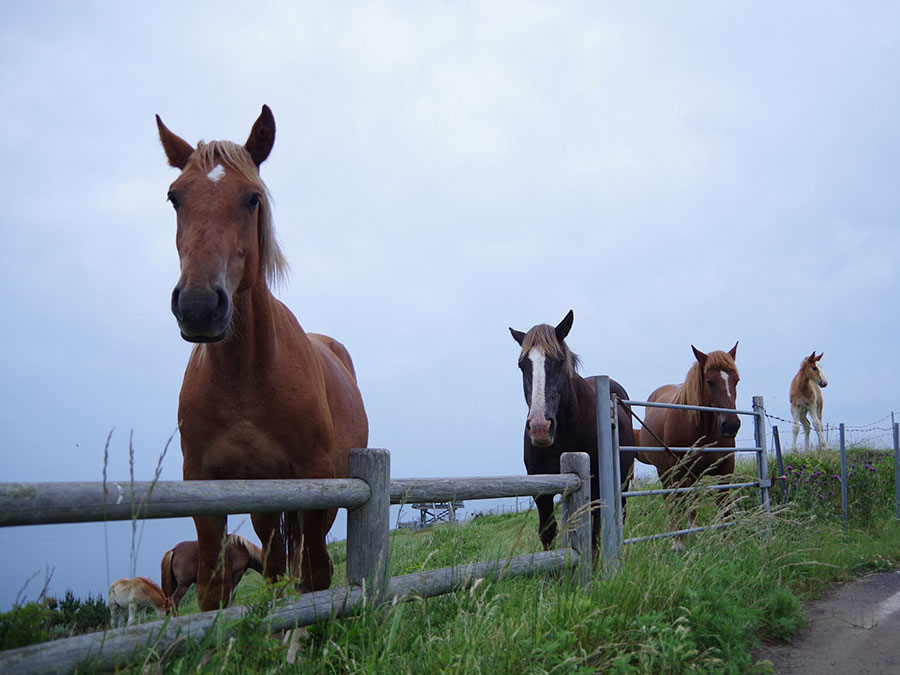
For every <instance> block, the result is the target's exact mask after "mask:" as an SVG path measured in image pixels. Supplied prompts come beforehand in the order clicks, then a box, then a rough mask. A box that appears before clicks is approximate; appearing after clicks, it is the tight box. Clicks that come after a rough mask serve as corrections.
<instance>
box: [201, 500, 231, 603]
mask: <svg viewBox="0 0 900 675" xmlns="http://www.w3.org/2000/svg"><path fill="white" fill-rule="evenodd" d="M227 524H228V519H227V517H226V516H194V525H195V526H196V528H197V549H198V551H197V604H198V605H199V606H200V609H201V610H202V611H204V612H208V611H210V610H215V609H219V607H222V606H224V605H227V604H228V600H229V598H230V597H231V591H232V588H231V575H230V574H228V573H227V570H228V569H229V567H230V565H229V564H228V560H227V559H226V557H227V555H228V553H227V550H226V549H225V528H226V526H227Z"/></svg>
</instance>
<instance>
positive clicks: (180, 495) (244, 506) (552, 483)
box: [0, 449, 606, 673]
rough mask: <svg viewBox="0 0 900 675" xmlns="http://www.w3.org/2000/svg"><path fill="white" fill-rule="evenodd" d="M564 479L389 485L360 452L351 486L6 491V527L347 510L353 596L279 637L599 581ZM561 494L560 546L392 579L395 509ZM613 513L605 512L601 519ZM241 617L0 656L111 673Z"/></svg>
mask: <svg viewBox="0 0 900 675" xmlns="http://www.w3.org/2000/svg"><path fill="white" fill-rule="evenodd" d="M561 467H562V468H561V471H562V473H560V474H547V475H535V476H502V477H474V478H455V479H454V478H422V479H399V480H396V479H395V480H391V479H390V454H389V453H388V452H387V450H380V449H358V450H353V451H352V452H351V455H350V471H349V475H350V477H349V478H341V479H328V480H326V479H318V480H317V479H309V480H246V481H235V480H222V481H184V482H182V481H173V482H158V483H150V482H135V483H131V482H119V483H117V482H106V483H100V482H95V483H0V526H14V525H37V524H50V523H75V522H95V521H106V520H132V519H143V518H174V517H184V516H193V515H225V514H234V513H264V512H280V511H294V510H303V509H326V508H347V509H348V516H347V584H348V585H347V586H346V587H343V588H335V589H329V590H326V591H317V592H315V593H307V594H304V595H300V596H297V597H295V598H293V599H291V600H288V601H285V602H284V603H280V604H279V605H278V606H277V607H276V608H275V609H274V610H273V611H272V612H271V613H270V614H269V615H268V617H267V619H266V624H267V626H268V628H269V629H270V630H272V631H278V630H286V629H290V628H294V627H295V626H305V625H310V624H313V623H316V622H318V621H323V620H327V619H329V618H334V617H340V616H345V615H348V614H352V613H354V612H357V611H359V609H360V608H361V607H363V606H364V605H365V604H366V603H378V602H381V601H384V600H389V599H394V598H403V597H404V596H408V595H411V594H414V595H417V596H420V597H431V596H434V595H440V594H442V593H448V592H451V591H453V590H454V589H457V588H459V587H460V586H461V585H464V584H466V583H468V582H469V581H471V580H473V579H477V578H494V579H499V578H508V577H515V576H525V575H533V574H538V573H541V572H544V571H550V570H564V569H571V570H573V572H574V575H575V578H576V579H577V580H578V581H579V583H587V582H588V581H589V580H590V577H591V523H590V521H591V519H590V515H589V512H590V461H589V459H588V456H587V455H586V454H584V453H565V454H563V456H562V463H561ZM558 493H562V495H563V500H562V519H563V528H562V532H563V535H562V537H563V538H562V547H561V548H560V549H558V550H554V551H545V552H541V553H534V554H529V555H523V556H516V557H513V558H506V559H500V560H493V561H486V562H480V563H473V564H468V565H460V566H457V567H448V568H444V569H440V570H432V571H427V572H419V573H416V574H408V575H405V576H400V577H394V578H390V577H389V575H388V558H389V528H390V505H391V504H409V503H413V502H451V501H461V500H463V499H494V498H499V497H522V496H531V497H534V496H537V495H542V494H558ZM604 510H606V509H604ZM246 611H247V609H246V608H245V607H230V608H227V609H223V610H221V611H218V612H202V613H200V614H194V615H191V616H185V617H176V618H169V619H166V620H165V621H154V622H150V623H145V624H142V625H140V626H131V627H128V628H121V629H116V630H108V631H104V632H102V633H92V634H90V635H81V636H77V637H72V638H66V639H62V640H55V641H52V642H46V643H42V644H37V645H31V646H29V647H23V648H20V649H12V650H8V651H5V652H2V653H0V672H2V673H16V672H48V673H50V672H53V673H67V672H71V671H72V670H74V668H75V667H76V666H78V665H79V664H86V665H87V667H88V669H89V670H103V669H110V668H114V667H116V665H117V664H121V663H124V662H125V661H127V660H128V659H129V658H131V657H133V656H135V654H146V653H147V650H148V649H153V650H154V651H155V652H157V653H160V654H161V653H166V652H176V651H178V650H179V649H181V648H183V646H184V644H185V642H186V641H189V640H190V641H201V640H203V639H204V638H206V637H207V636H208V635H211V634H213V633H212V631H216V633H215V634H216V635H222V634H224V636H225V637H226V638H227V637H228V636H229V634H230V630H229V626H230V625H232V624H233V622H234V621H235V620H236V619H239V618H240V617H242V616H243V615H244V614H245V613H246Z"/></svg>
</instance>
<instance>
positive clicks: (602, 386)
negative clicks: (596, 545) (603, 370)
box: [591, 375, 619, 575]
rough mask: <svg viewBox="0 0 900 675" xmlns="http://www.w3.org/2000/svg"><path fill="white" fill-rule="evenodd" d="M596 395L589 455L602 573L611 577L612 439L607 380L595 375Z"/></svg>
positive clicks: (615, 552) (615, 546)
mask: <svg viewBox="0 0 900 675" xmlns="http://www.w3.org/2000/svg"><path fill="white" fill-rule="evenodd" d="M594 383H595V387H596V389H595V391H596V392H597V447H596V448H592V449H591V452H596V453H597V471H598V473H599V474H600V475H599V476H598V479H599V480H598V482H599V483H600V495H599V496H600V504H599V505H598V506H599V508H600V541H601V551H602V552H603V572H604V574H607V575H611V574H612V573H613V572H614V571H615V568H616V563H617V561H618V558H619V533H618V531H617V522H616V483H617V482H618V480H619V476H618V475H615V466H616V463H615V460H614V459H613V452H614V451H615V448H614V446H613V439H612V432H613V429H612V408H611V405H612V402H611V400H610V393H609V376H607V375H597V376H596V377H595V378H594Z"/></svg>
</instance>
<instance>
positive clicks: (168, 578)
mask: <svg viewBox="0 0 900 675" xmlns="http://www.w3.org/2000/svg"><path fill="white" fill-rule="evenodd" d="M198 552H199V546H198V544H197V542H196V541H182V542H180V543H178V544H175V546H173V547H172V548H171V549H170V550H168V551H166V552H165V554H163V557H162V561H160V581H161V582H162V590H163V593H165V594H166V597H167V598H169V602H170V604H171V607H172V613H173V614H178V607H179V605H181V600H182V598H184V594H185V593H187V591H188V589H189V588H190V587H191V584H194V583H196V582H197V555H198ZM225 552H226V553H225V559H226V560H228V562H229V564H230V568H229V569H228V573H230V575H231V588H232V593H234V589H236V588H237V585H238V582H240V580H241V578H242V577H243V576H244V573H245V572H246V571H247V570H248V569H251V570H256V571H257V572H259V573H260V574H262V573H263V560H262V549H261V548H260V547H259V546H257V545H256V544H254V543H253V542H252V541H248V540H247V539H244V537H242V536H240V535H239V534H229V535H228V538H227V539H226V541H225Z"/></svg>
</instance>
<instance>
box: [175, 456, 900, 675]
mask: <svg viewBox="0 0 900 675" xmlns="http://www.w3.org/2000/svg"><path fill="white" fill-rule="evenodd" d="M795 461H796V460H795ZM878 471H881V468H879V469H878V470H877V471H875V472H872V471H869V474H871V475H874V474H877V473H878ZM860 475H863V474H862V473H861V474H860ZM868 480H870V481H871V479H868ZM869 488H872V485H868V487H860V488H857V490H856V493H857V496H858V502H859V503H860V504H859V506H860V508H862V502H865V501H866V498H865V497H864V496H863V494H864V493H865V494H869V493H871V495H872V499H873V500H874V502H875V503H874V504H872V505H871V510H870V511H869V513H870V515H869V516H868V517H867V518H866V519H865V520H863V519H857V520H856V521H854V526H853V527H851V529H850V530H849V531H848V532H846V533H845V532H844V531H843V529H842V527H841V525H840V520H839V518H837V519H836V518H834V517H827V518H826V517H823V515H822V514H820V513H819V512H818V511H817V510H816V509H815V508H811V507H810V504H809V503H807V502H806V501H803V500H799V501H797V502H794V503H776V504H775V506H774V508H773V511H772V512H771V513H764V512H763V511H762V510H761V509H760V508H759V507H758V499H757V497H756V493H755V492H745V493H743V494H742V495H739V496H738V499H737V501H736V505H735V510H736V511H739V512H740V515H741V519H740V524H739V525H737V526H735V527H733V528H730V529H728V530H727V531H725V533H724V534H723V531H721V530H718V531H709V532H704V533H700V534H698V535H695V536H692V537H690V538H689V539H688V546H687V549H686V551H684V552H683V553H676V552H674V551H673V550H672V547H671V544H670V542H669V541H667V540H662V541H650V542H642V543H637V544H632V545H630V546H628V547H626V548H625V550H624V552H623V556H622V565H621V566H620V569H619V571H618V573H617V574H616V575H615V576H613V577H611V578H604V577H603V576H602V575H601V574H600V573H599V572H598V573H596V574H595V576H594V578H593V580H592V581H591V583H590V584H589V585H588V586H587V587H586V588H582V587H580V586H577V585H575V584H573V583H572V582H571V580H570V579H569V578H568V576H567V575H558V576H545V577H540V578H522V579H515V580H509V581H503V582H498V583H489V582H474V583H472V584H470V585H469V586H468V587H467V588H465V589H464V590H462V591H459V592H457V593H455V594H452V595H447V596H442V597H438V598H431V599H428V600H427V601H426V600H422V599H410V600H408V601H404V602H395V603H393V604H390V605H388V606H384V607H366V608H365V609H364V610H363V611H362V612H361V613H360V615H358V616H356V617H353V618H348V619H342V620H337V621H330V622H326V623H322V624H319V625H317V626H313V627H310V628H309V630H308V636H307V637H306V638H304V640H303V641H302V643H301V649H300V653H299V661H298V662H297V663H295V664H294V665H287V664H286V661H285V658H286V654H287V649H288V648H287V645H286V644H283V642H282V640H281V639H280V638H279V637H278V636H273V635H270V634H268V633H267V632H266V631H265V630H261V627H263V626H264V624H265V619H264V615H265V611H266V608H267V607H269V606H271V603H272V602H273V599H272V595H271V590H270V589H269V588H268V587H266V586H265V584H264V583H263V582H262V580H261V579H259V578H258V577H256V576H254V577H250V578H249V579H248V584H258V585H256V586H254V589H253V590H252V591H251V592H250V594H251V596H252V598H249V600H250V603H251V605H252V606H253V607H254V612H253V613H252V618H251V619H250V620H248V623H247V625H246V629H245V630H240V631H239V634H238V636H237V637H236V638H235V639H234V642H231V643H228V642H225V641H224V640H223V641H222V642H220V643H215V641H214V640H213V641H212V642H211V643H210V644H208V645H207V646H206V647H205V648H204V649H200V648H193V649H191V650H190V651H188V652H187V653H186V654H184V655H181V656H178V657H175V658H171V659H168V660H166V661H165V664H164V665H163V669H164V670H165V671H166V672H186V671H191V672H193V671H194V670H200V671H201V672H213V671H215V672H235V673H237V672H248V671H273V670H276V669H284V670H285V671H286V672H291V671H292V670H293V671H296V672H304V673H426V672H427V673H431V672H454V673H508V672H516V673H518V672H523V673H563V672H564V673H580V672H584V673H588V672H613V673H681V672H687V671H690V672H710V673H743V672H769V671H770V668H769V667H768V666H767V665H766V664H764V663H763V664H754V662H753V656H752V653H753V649H754V647H756V646H758V645H759V644H760V642H762V641H779V640H785V639H787V638H789V637H790V636H791V635H792V634H793V633H794V632H796V630H797V629H798V628H800V627H801V626H802V625H803V624H804V616H803V611H802V603H803V601H804V600H805V599H807V598H809V597H811V596H813V595H815V594H816V593H818V592H819V591H821V589H823V588H825V587H826V586H827V585H828V584H830V583H831V582H833V581H835V580H840V579H848V578H851V577H852V576H853V575H855V574H858V573H860V572H862V571H865V570H871V569H886V568H889V567H895V566H898V565H900V551H898V550H897V547H896V543H895V542H896V541H897V538H898V536H900V525H898V523H897V522H896V520H895V519H894V518H893V516H892V513H893V511H892V506H893V505H892V503H891V504H890V506H891V508H887V505H886V504H885V502H884V500H883V499H880V497H878V496H877V495H880V494H881V489H880V487H879V489H878V490H874V489H871V490H870V489H869ZM773 496H775V491H774V490H773ZM776 501H778V500H776ZM699 506H700V512H701V521H705V522H707V523H708V522H711V521H714V520H715V519H716V518H717V511H716V509H715V507H714V503H713V499H712V498H703V499H701V500H700V503H699ZM813 506H817V505H815V504H814V503H813ZM867 508H868V507H867ZM668 520H669V514H668V511H667V509H666V508H665V507H664V506H663V504H662V500H660V499H659V498H658V497H652V498H645V499H641V500H632V501H631V502H629V510H628V525H627V527H626V537H628V536H634V535H635V534H643V533H649V532H653V531H660V529H665V524H666V523H667V522H668ZM539 546H540V545H539V542H538V539H537V516H536V514H535V513H534V512H528V513H520V514H508V515H503V516H486V517H480V518H477V519H475V520H473V521H470V522H468V523H465V524H464V525H458V526H449V525H445V526H438V527H435V528H432V529H430V530H426V531H423V532H408V531H398V532H394V533H392V539H391V555H392V559H391V573H392V574H393V575H398V574H406V573H409V572H413V571H417V570H420V569H432V568H437V567H442V566H446V565H449V564H453V563H464V562H472V561H477V560H487V559H491V558H498V557H506V556H509V555H517V554H520V553H524V552H528V551H534V550H538V549H539ZM332 552H333V557H334V559H335V562H336V567H337V569H336V575H335V578H336V579H339V578H341V576H340V575H341V574H342V572H341V570H340V567H341V565H342V562H343V560H344V557H345V556H344V551H343V548H342V544H337V545H334V546H333V547H332ZM241 586H242V588H241V589H239V591H242V590H243V586H244V584H243V583H242V585H241Z"/></svg>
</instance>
